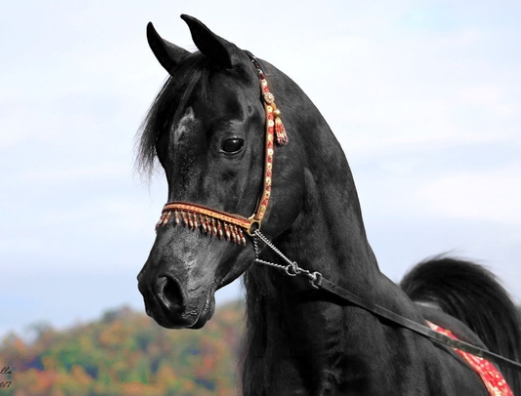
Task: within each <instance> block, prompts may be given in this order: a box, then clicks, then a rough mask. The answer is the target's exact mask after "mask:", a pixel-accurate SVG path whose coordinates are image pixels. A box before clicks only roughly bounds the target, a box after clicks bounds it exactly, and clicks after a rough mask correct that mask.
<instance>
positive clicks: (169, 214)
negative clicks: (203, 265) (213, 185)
mask: <svg viewBox="0 0 521 396" xmlns="http://www.w3.org/2000/svg"><path fill="white" fill-rule="evenodd" d="M248 55H249V56H250V59H251V62H252V64H253V66H254V67H255V69H256V71H257V74H258V76H259V81H260V86H261V93H262V100H263V104H264V110H265V113H266V133H265V136H266V139H265V154H264V185H263V189H262V194H261V196H260V197H259V200H258V202H257V208H256V209H255V212H254V213H253V214H252V215H251V216H250V217H249V218H246V217H243V216H240V215H236V214H230V213H226V212H222V211H219V210H215V209H212V208H209V207H206V206H203V205H199V204H193V203H189V202H180V201H176V202H168V203H167V204H166V205H165V206H164V207H163V211H162V213H161V218H160V219H159V222H158V223H157V225H156V231H157V229H159V228H160V227H163V226H166V225H167V224H168V223H169V222H170V221H171V220H172V219H173V220H174V224H175V225H176V226H177V225H184V226H185V227H188V228H190V229H191V230H194V231H195V230H201V231H202V232H203V233H205V234H206V235H213V236H215V237H219V238H220V239H226V240H227V241H231V242H235V243H238V244H240V245H244V246H246V238H245V237H244V233H245V232H246V233H247V234H248V235H250V236H253V235H254V232H255V230H259V229H260V227H261V223H262V219H263V217H264V214H265V213H266V210H267V208H268V204H269V201H270V197H271V178H272V175H273V154H274V144H273V142H274V140H276V141H277V144H279V145H285V144H287V143H288V136H287V134H286V130H285V128H284V125H283V124H282V121H281V119H280V110H279V109H278V108H277V106H276V105H275V97H274V96H273V94H272V93H271V92H270V90H269V88H268V81H267V80H266V74H265V73H264V71H263V69H262V68H261V66H260V65H259V62H257V60H256V59H255V57H254V56H253V55H251V54H248Z"/></svg>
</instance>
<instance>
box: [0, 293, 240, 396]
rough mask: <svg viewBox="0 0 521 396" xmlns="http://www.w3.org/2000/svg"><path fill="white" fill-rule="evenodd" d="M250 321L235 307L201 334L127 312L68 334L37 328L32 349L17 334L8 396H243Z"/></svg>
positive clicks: (6, 345)
mask: <svg viewBox="0 0 521 396" xmlns="http://www.w3.org/2000/svg"><path fill="white" fill-rule="evenodd" d="M243 319H244V304H243V302H234V303H230V304H227V305H223V306H221V307H219V308H218V309H217V311H216V313H215V315H214V317H213V318H212V320H210V321H209V322H208V323H207V324H206V325H205V327H204V328H202V329H200V330H168V329H164V328H162V327H160V326H159V325H157V324H156V323H155V322H154V321H153V320H152V319H151V318H149V317H148V316H146V315H145V314H141V313H137V312H134V311H132V310H131V309H130V308H126V307H125V308H121V309H118V310H114V311H109V312H106V313H105V314H104V315H103V317H102V318H101V320H99V321H98V322H92V323H88V324H82V325H77V326H74V327H72V328H70V329H68V330H66V331H56V330H54V329H53V328H52V327H50V326H45V325H40V326H37V328H36V330H37V336H36V339H35V340H34V341H33V342H30V343H29V342H24V341H23V340H22V338H20V337H19V336H17V335H16V334H14V333H12V334H10V335H8V336H7V337H6V338H5V339H4V340H3V341H2V345H1V346H0V370H1V369H2V368H4V367H5V368H7V367H8V368H9V369H10V371H11V372H12V373H11V374H7V373H3V374H0V381H1V382H3V383H4V386H3V387H0V396H4V395H6V396H7V395H9V396H40V395H41V396H69V395H74V396H90V395H100V396H101V395H103V396H113V395H114V396H116V395H125V396H134V395H136V396H156V395H157V396H165V395H176V396H206V395H208V396H209V395H212V396H232V395H233V396H235V395H237V394H238V390H237V389H238V386H237V383H238V380H239V378H238V369H237V368H238V357H239V348H240V346H239V343H240V339H241V334H242V332H243V328H244V323H243V322H244V321H243ZM4 371H5V370H4ZM8 382H9V386H8V387H7V386H6V384H7V383H8Z"/></svg>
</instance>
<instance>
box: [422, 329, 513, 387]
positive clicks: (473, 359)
mask: <svg viewBox="0 0 521 396" xmlns="http://www.w3.org/2000/svg"><path fill="white" fill-rule="evenodd" d="M427 323H428V325H429V327H430V328H431V329H432V330H434V331H437V332H438V333H442V334H445V335H446V336H449V337H451V338H453V339H455V340H457V339H458V338H457V337H456V336H455V335H454V334H452V332H451V331H450V330H446V329H443V328H441V327H439V326H437V325H435V324H434V323H431V322H429V321H427ZM453 349H454V350H455V351H456V352H457V353H458V354H459V355H460V356H461V357H462V358H463V359H465V361H466V362H467V363H468V364H469V365H470V367H472V368H473V369H474V370H475V371H476V373H478V374H479V376H480V377H481V380H482V381H483V383H484V384H485V386H486V387H487V389H488V392H489V393H490V394H491V396H514V394H513V393H512V390H511V389H510V386H508V384H507V383H506V381H505V378H503V374H501V373H500V372H499V370H498V369H497V368H496V367H495V366H494V365H493V364H492V363H490V362H489V361H488V360H485V359H483V358H481V357H478V356H474V355H471V354H470V353H467V352H463V351H461V350H459V349H457V348H453Z"/></svg>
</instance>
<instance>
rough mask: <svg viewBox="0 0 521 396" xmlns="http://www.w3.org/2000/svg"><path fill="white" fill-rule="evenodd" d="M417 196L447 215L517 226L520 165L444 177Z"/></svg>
mask: <svg viewBox="0 0 521 396" xmlns="http://www.w3.org/2000/svg"><path fill="white" fill-rule="evenodd" d="M417 198H418V199H419V200H420V201H422V202H424V203H426V204H428V205H429V206H430V210H436V211H437V212H438V213H440V214H442V215H444V216H449V217H451V218H456V219H458V218H459V219H471V220H480V221H485V222H486V221H492V222H500V223H507V224H517V225H521V208H520V202H521V166H519V165H516V166H511V167H508V168H504V169H499V170H495V171H483V172H473V173H471V172H465V173H458V174H455V175H452V176H448V177H444V178H442V179H439V180H436V181H433V182H430V183H427V184H426V185H424V186H423V187H422V188H421V189H420V190H419V191H418V194H417Z"/></svg>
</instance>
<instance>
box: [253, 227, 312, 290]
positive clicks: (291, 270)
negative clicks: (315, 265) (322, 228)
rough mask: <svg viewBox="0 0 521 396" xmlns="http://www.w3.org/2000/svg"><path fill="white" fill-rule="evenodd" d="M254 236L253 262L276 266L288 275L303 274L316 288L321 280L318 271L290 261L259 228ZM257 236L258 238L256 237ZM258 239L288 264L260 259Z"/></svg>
mask: <svg viewBox="0 0 521 396" xmlns="http://www.w3.org/2000/svg"><path fill="white" fill-rule="evenodd" d="M254 234H255V236H256V238H253V249H254V250H255V263H257V264H261V265H267V266H270V267H274V268H277V269H279V270H284V271H285V272H286V275H288V276H297V275H301V274H302V275H305V276H307V277H308V278H309V283H311V286H313V287H314V288H315V289H318V288H319V287H318V286H319V285H320V281H321V280H322V274H321V273H320V272H318V271H314V272H311V271H308V270H306V269H303V268H300V267H299V265H298V264H297V262H296V261H291V260H290V259H289V258H288V257H286V256H285V255H284V254H283V253H282V252H281V251H280V250H279V249H277V247H276V246H275V245H274V244H273V243H272V242H271V241H270V240H269V239H268V238H266V236H265V235H263V234H262V233H261V232H260V230H259V229H257V230H255V231H254ZM257 238H258V239H257ZM258 240H261V241H262V242H263V243H264V244H265V245H266V246H267V247H269V248H270V249H271V250H273V251H274V252H275V253H277V255H279V256H280V257H281V258H282V259H283V260H284V261H285V262H286V263H288V265H281V264H277V263H272V262H271V261H266V260H262V259H260V258H259V254H260V248H259V245H258Z"/></svg>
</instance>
